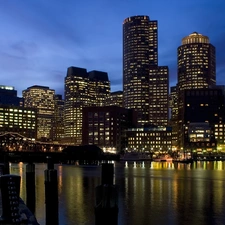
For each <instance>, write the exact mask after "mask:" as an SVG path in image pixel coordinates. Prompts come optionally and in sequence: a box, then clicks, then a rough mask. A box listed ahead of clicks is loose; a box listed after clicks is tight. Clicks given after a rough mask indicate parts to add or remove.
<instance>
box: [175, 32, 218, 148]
mask: <svg viewBox="0 0 225 225" xmlns="http://www.w3.org/2000/svg"><path fill="white" fill-rule="evenodd" d="M177 62H178V65H177V71H178V84H177V86H178V103H179V104H178V148H179V149H181V148H183V144H184V142H183V141H184V140H183V138H184V136H183V125H184V121H183V120H182V117H183V114H184V113H185V112H184V105H183V104H184V103H183V94H184V90H188V89H200V88H208V87H209V86H210V85H215V84H216V62H215V47H214V46H213V45H212V44H210V41H209V38H208V37H207V36H204V35H202V34H199V33H197V32H194V33H192V34H190V35H189V36H187V37H184V38H183V39H182V45H181V46H179V47H178V49H177Z"/></svg>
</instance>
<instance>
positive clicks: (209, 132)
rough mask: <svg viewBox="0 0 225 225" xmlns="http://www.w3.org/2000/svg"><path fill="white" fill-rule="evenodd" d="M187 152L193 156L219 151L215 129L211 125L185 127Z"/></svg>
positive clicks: (196, 124)
mask: <svg viewBox="0 0 225 225" xmlns="http://www.w3.org/2000/svg"><path fill="white" fill-rule="evenodd" d="M184 148H185V151H186V152H190V153H191V154H197V155H198V154H203V153H213V152H215V151H217V145H216V139H215V136H214V132H213V127H212V126H210V124H209V123H190V124H188V126H186V127H185V146H184Z"/></svg>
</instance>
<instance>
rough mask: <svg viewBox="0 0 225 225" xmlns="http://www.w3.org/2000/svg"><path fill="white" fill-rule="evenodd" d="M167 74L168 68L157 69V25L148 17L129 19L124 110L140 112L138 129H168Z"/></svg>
mask: <svg viewBox="0 0 225 225" xmlns="http://www.w3.org/2000/svg"><path fill="white" fill-rule="evenodd" d="M168 73H169V72H168V68H167V67H159V66H158V23H157V21H151V20H150V19H149V17H148V16H132V17H129V18H126V19H125V20H124V22H123V95H124V96H123V98H124V107H125V108H130V109H135V110H136V111H137V112H138V125H139V126H143V125H144V124H153V125H160V126H161V125H167V122H168V93H169V91H168V83H169V82H168ZM159 92H160V93H159ZM159 96H160V97H159ZM156 115H157V116H156Z"/></svg>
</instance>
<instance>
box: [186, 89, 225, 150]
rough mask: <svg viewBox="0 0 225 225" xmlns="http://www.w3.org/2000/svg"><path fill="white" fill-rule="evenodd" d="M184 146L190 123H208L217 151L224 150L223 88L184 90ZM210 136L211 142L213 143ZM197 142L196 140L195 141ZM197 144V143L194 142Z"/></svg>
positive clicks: (187, 143) (224, 104)
mask: <svg viewBox="0 0 225 225" xmlns="http://www.w3.org/2000/svg"><path fill="white" fill-rule="evenodd" d="M183 102H184V114H183V118H182V121H183V132H184V147H185V148H188V146H189V142H190V138H189V136H188V134H189V133H188V129H189V127H190V124H200V123H201V124H203V123H204V124H208V126H209V127H210V128H211V130H212V135H213V138H214V139H215V140H216V145H214V148H215V147H217V148H218V150H219V151H225V126H224V125H225V88H224V86H213V87H209V88H202V89H190V90H186V91H184V99H183ZM213 138H212V143H213ZM195 142H197V141H195ZM196 144H197V143H196Z"/></svg>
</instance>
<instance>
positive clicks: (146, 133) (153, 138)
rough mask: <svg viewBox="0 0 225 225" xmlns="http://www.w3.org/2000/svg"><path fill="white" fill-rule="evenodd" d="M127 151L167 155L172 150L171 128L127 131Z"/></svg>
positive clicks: (146, 128) (144, 128)
mask: <svg viewBox="0 0 225 225" xmlns="http://www.w3.org/2000/svg"><path fill="white" fill-rule="evenodd" d="M127 139H128V145H127V148H126V150H127V151H137V152H151V153H154V154H160V153H167V152H169V151H171V150H172V128H171V127H154V126H153V127H143V128H131V129H128V130H127Z"/></svg>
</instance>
